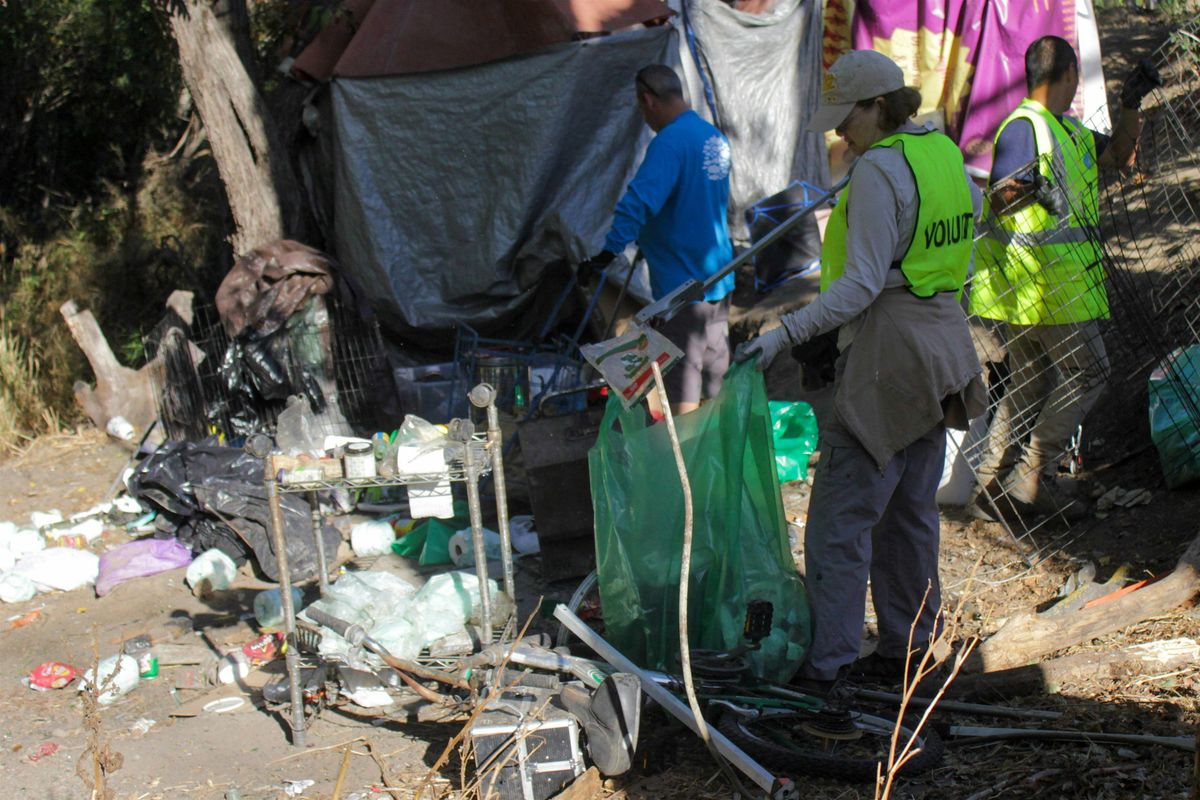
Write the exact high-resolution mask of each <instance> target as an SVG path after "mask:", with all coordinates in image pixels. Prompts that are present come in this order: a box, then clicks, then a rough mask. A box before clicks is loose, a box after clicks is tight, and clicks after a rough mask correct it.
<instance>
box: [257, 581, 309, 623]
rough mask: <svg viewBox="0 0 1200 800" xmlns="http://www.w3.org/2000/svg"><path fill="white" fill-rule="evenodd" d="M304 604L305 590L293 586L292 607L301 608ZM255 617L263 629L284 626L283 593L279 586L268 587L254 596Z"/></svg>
mask: <svg viewBox="0 0 1200 800" xmlns="http://www.w3.org/2000/svg"><path fill="white" fill-rule="evenodd" d="M303 605H304V592H302V591H300V589H299V588H297V587H295V586H293V587H292V608H293V609H295V610H299V609H300V608H301V607H302V606H303ZM254 619H256V620H257V621H258V625H259V627H260V628H262V629H263V630H273V629H278V628H282V627H283V593H282V592H280V591H279V588H278V587H276V588H274V589H267V590H266V591H262V592H259V593H258V594H257V595H255V597H254Z"/></svg>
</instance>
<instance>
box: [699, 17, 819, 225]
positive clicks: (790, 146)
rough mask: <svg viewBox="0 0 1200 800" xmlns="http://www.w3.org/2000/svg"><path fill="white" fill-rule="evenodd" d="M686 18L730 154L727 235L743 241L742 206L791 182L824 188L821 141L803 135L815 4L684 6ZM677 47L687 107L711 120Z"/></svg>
mask: <svg viewBox="0 0 1200 800" xmlns="http://www.w3.org/2000/svg"><path fill="white" fill-rule="evenodd" d="M687 13H688V21H689V23H690V24H691V26H692V29H693V30H694V32H695V38H696V44H697V49H698V50H699V53H700V60H701V63H702V64H703V66H704V68H705V71H706V73H707V75H708V77H709V81H710V82H711V84H712V87H713V91H714V94H715V95H716V101H717V102H716V105H717V116H718V120H717V122H716V124H717V125H718V127H720V128H721V130H722V131H724V132H725V135H726V136H727V137H729V144H730V148H731V150H732V155H733V170H732V172H731V175H730V219H729V223H730V232H731V233H733V235H734V236H735V237H736V238H739V239H746V238H747V231H746V224H745V218H744V216H743V212H744V211H745V210H746V208H747V207H748V206H750V205H752V204H754V203H756V202H757V201H759V200H762V199H763V198H764V197H767V196H768V195H772V194H775V193H776V192H779V191H781V190H783V189H784V188H785V187H786V186H787V185H788V184H789V183H791V182H792V181H793V180H805V181H808V182H809V183H813V184H816V185H818V186H828V185H829V169H828V165H827V162H826V155H825V144H824V141H823V139H822V137H821V136H820V135H818V134H813V133H809V132H808V131H806V130H804V125H805V124H806V123H807V122H808V118H809V117H810V116H811V115H812V113H813V111H814V110H815V109H816V106H817V100H818V97H819V96H820V91H821V4H820V3H819V2H817V1H816V0H777V2H776V4H775V7H774V8H773V9H771V10H770V11H769V12H767V13H766V14H747V13H745V12H741V11H735V10H733V9H732V8H730V7H729V6H728V5H727V4H726V3H724V2H722V0H690V1H689V2H688V6H687ZM683 48H684V49H683V60H684V64H685V65H687V69H686V72H687V74H688V78H689V80H688V88H689V94H690V95H691V97H692V100H693V105H694V106H695V108H696V109H697V111H700V112H701V113H703V114H705V115H706V116H709V117H710V118H711V115H710V114H709V113H708V109H707V105H706V103H705V100H704V94H703V89H702V87H701V85H700V83H699V79H698V75H697V74H696V71H695V64H694V62H693V59H692V56H691V54H690V53H689V52H688V50H687V45H686V43H685V44H684V45H683Z"/></svg>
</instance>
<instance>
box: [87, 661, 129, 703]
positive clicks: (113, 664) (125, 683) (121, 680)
mask: <svg viewBox="0 0 1200 800" xmlns="http://www.w3.org/2000/svg"><path fill="white" fill-rule="evenodd" d="M94 676H98V678H96V677H94ZM93 681H95V683H93ZM137 685H138V664H137V660H136V659H134V658H131V657H130V656H127V655H124V654H122V655H119V656H109V657H108V658H106V659H104V660H102V661H101V662H100V663H99V664H97V665H96V670H95V673H94V674H93V672H92V670H90V669H89V670H88V671H87V672H85V673H83V680H82V681H80V683H79V691H81V692H84V691H90V690H92V689H93V687H94V688H95V689H96V691H97V692H98V694H97V696H96V699H97V700H98V701H99V702H100V705H103V706H106V705H109V704H110V703H114V702H116V701H117V699H118V698H120V697H122V696H124V695H126V694H128V693H129V692H130V691H132V690H133V687H135V686H137Z"/></svg>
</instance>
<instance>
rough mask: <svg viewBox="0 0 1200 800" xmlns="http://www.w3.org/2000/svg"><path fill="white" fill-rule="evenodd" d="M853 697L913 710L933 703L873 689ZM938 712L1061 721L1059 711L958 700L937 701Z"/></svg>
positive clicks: (855, 694)
mask: <svg viewBox="0 0 1200 800" xmlns="http://www.w3.org/2000/svg"><path fill="white" fill-rule="evenodd" d="M854 696H855V697H857V698H859V699H860V700H874V701H876V702H880V703H890V704H892V705H895V706H897V707H898V706H899V705H900V704H901V703H907V704H908V705H910V706H912V707H913V708H924V707H925V706H927V705H930V704H931V703H933V700H932V699H931V698H927V697H910V698H908V699H907V700H905V699H904V697H903V696H902V695H899V694H896V693H895V692H879V691H876V690H874V689H855V690H854ZM937 708H938V710H939V711H960V712H962V713H964V714H981V715H984V716H988V717H1011V718H1013V719H1061V718H1062V712H1061V711H1043V710H1042V709H1040V708H1012V707H1010V706H989V705H984V704H983V703H964V702H962V701H960V700H938V701H937Z"/></svg>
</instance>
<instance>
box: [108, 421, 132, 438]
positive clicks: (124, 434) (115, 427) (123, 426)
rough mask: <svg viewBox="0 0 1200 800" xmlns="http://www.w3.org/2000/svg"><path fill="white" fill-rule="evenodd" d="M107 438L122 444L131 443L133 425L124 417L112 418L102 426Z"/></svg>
mask: <svg viewBox="0 0 1200 800" xmlns="http://www.w3.org/2000/svg"><path fill="white" fill-rule="evenodd" d="M104 430H105V431H106V432H107V433H108V435H109V436H112V437H113V438H115V439H120V440H121V441H124V442H130V441H133V433H134V431H133V424H132V423H131V422H130V421H129V420H127V419H125V418H124V417H113V418H112V419H110V420H109V421H108V424H106V425H105V426H104Z"/></svg>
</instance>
